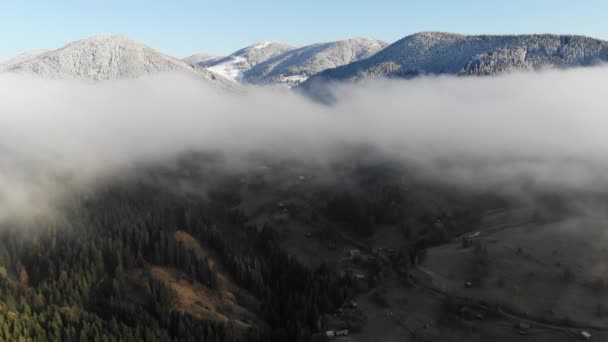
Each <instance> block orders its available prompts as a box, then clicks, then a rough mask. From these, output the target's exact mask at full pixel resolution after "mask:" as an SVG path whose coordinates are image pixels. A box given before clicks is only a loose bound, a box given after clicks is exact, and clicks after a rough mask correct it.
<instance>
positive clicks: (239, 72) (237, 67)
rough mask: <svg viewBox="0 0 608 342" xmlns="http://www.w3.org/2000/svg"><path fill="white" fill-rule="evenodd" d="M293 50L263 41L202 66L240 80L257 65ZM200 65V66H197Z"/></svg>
mask: <svg viewBox="0 0 608 342" xmlns="http://www.w3.org/2000/svg"><path fill="white" fill-rule="evenodd" d="M292 49H294V47H293V46H290V45H286V44H282V43H278V42H274V41H264V42H259V43H255V44H253V45H250V46H248V47H246V48H244V49H241V50H238V51H236V52H235V53H233V54H231V55H229V56H226V57H224V58H220V59H218V60H215V61H212V62H210V63H206V65H204V66H205V67H206V68H207V69H208V70H209V71H211V72H214V73H217V74H219V75H222V76H224V77H226V78H228V79H231V80H241V79H242V78H243V73H244V72H246V71H247V70H249V69H251V68H252V67H254V66H256V65H257V64H259V63H262V62H264V61H266V60H268V59H270V58H273V57H275V56H277V55H280V54H282V53H284V52H285V51H289V50H292ZM199 65H200V64H199Z"/></svg>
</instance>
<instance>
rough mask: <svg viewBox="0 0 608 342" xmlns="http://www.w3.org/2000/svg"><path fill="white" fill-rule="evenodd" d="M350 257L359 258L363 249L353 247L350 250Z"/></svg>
mask: <svg viewBox="0 0 608 342" xmlns="http://www.w3.org/2000/svg"><path fill="white" fill-rule="evenodd" d="M349 254H350V257H351V259H352V258H357V257H360V256H361V251H359V250H358V249H351V250H350V251H349Z"/></svg>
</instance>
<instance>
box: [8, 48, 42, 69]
mask: <svg viewBox="0 0 608 342" xmlns="http://www.w3.org/2000/svg"><path fill="white" fill-rule="evenodd" d="M49 51H50V50H47V49H35V50H30V51H27V52H24V53H22V54H20V55H18V56H16V57H13V58H11V59H9V60H7V61H2V62H0V71H2V70H4V69H8V68H10V67H12V66H14V65H16V64H19V63H23V62H25V61H29V60H31V59H34V58H36V57H38V56H40V55H42V54H45V53H47V52H49Z"/></svg>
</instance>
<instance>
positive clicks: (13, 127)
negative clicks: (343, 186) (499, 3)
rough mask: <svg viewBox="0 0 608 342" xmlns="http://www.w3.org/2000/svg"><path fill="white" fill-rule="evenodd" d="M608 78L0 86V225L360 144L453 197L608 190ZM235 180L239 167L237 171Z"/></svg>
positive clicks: (575, 73) (13, 82) (601, 71)
mask: <svg viewBox="0 0 608 342" xmlns="http://www.w3.org/2000/svg"><path fill="white" fill-rule="evenodd" d="M606 79H608V68H606V67H603V68H599V67H598V68H585V69H577V70H570V71H547V72H543V73H531V74H513V75H507V76H501V77H496V78H456V77H426V78H420V79H415V80H408V81H397V80H390V81H389V80H384V81H373V82H366V83H359V84H355V85H336V86H335V87H333V89H332V91H333V93H334V95H335V97H336V103H335V104H333V105H332V106H325V105H321V104H318V103H315V102H313V101H311V100H309V99H307V98H306V97H303V96H300V95H298V94H296V93H294V92H290V91H287V90H277V89H263V88H249V89H247V90H246V91H245V92H233V93H228V92H222V91H220V90H216V89H211V88H209V87H208V86H207V85H205V84H203V83H202V82H199V81H197V80H193V79H191V78H187V77H182V76H178V75H160V76H156V77H150V78H145V79H137V80H120V81H107V82H101V83H96V84H85V83H81V82H78V81H54V80H43V79H35V78H28V77H24V76H15V75H0V94H1V96H0V115H1V116H0V117H1V120H2V123H1V125H0V151H2V155H1V156H0V173H1V174H0V175H1V177H0V218H3V217H7V216H10V215H12V214H23V213H31V212H33V211H45V210H46V209H48V208H50V207H52V206H53V202H54V201H55V200H56V199H57V197H60V196H61V195H62V194H63V193H64V192H66V191H69V189H70V188H71V187H75V186H80V185H86V184H90V183H91V182H95V181H97V180H100V179H103V178H104V177H106V176H108V175H111V174H114V173H116V172H120V171H121V170H123V169H125V168H128V167H130V166H131V165H133V164H134V163H139V162H147V161H161V160H163V159H165V158H170V157H172V156H175V155H176V154H179V153H182V152H185V151H219V152H222V153H224V154H225V155H226V156H227V157H228V158H229V159H231V160H233V161H239V160H242V159H243V156H245V155H248V154H249V153H252V152H257V153H264V154H268V155H272V156H274V157H276V158H292V159H294V158H295V159H297V160H299V161H301V162H305V163H324V162H328V161H331V160H332V159H334V158H337V157H339V156H340V153H341V151H342V148H343V147H344V146H352V145H369V146H372V147H373V148H375V149H377V150H378V151H381V152H382V153H383V154H385V155H388V156H391V157H392V158H395V159H398V160H402V161H404V162H407V163H413V164H415V165H418V166H420V167H421V168H422V169H423V170H424V171H425V172H426V173H427V174H428V175H430V176H431V177H437V178H438V179H441V180H442V181H451V182H457V183H459V184H463V185H464V186H478V185H484V186H494V185H496V186H504V185H517V184H519V183H521V182H522V181H525V182H532V183H534V184H537V185H539V186H546V187H556V188H563V189H566V190H568V189H576V190H582V191H585V190H589V191H598V190H601V189H604V188H608V179H607V177H606V175H607V174H608V173H607V172H606V171H608V166H607V163H606V157H605V156H606V155H607V152H608V135H606V134H605V132H604V130H605V127H608V118H607V117H606V114H607V113H608V103H607V101H606V95H608V93H607V91H606V88H605V87H604V86H603V83H604V82H605V80H606ZM244 167H246V166H244Z"/></svg>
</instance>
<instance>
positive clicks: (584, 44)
mask: <svg viewBox="0 0 608 342" xmlns="http://www.w3.org/2000/svg"><path fill="white" fill-rule="evenodd" d="M606 60H608V42H607V41H604V40H600V39H596V38H590V37H586V36H581V35H556V34H525V35H462V34H456V33H446V32H420V33H415V34H412V35H409V36H406V37H404V38H402V39H400V40H398V41H396V42H395V43H393V44H391V45H389V46H387V47H386V48H384V49H383V50H381V51H379V52H378V53H377V54H375V55H374V56H371V57H370V58H367V59H363V60H360V61H356V62H353V63H350V64H347V65H344V66H341V67H337V68H333V69H328V70H325V71H322V72H320V73H318V74H316V75H314V76H313V77H311V78H310V79H309V80H308V81H307V82H306V84H303V87H310V86H311V85H312V84H313V83H320V82H327V81H356V80H360V79H367V78H378V77H389V78H390V77H397V78H409V77H414V76H418V75H425V74H453V75H461V76H463V75H476V76H482V75H496V74H500V73H504V72H510V71H533V70H538V69H541V68H546V67H573V66H586V65H593V64H595V63H597V62H599V61H606Z"/></svg>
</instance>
